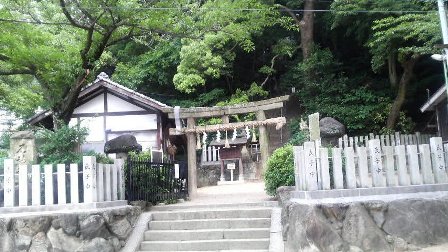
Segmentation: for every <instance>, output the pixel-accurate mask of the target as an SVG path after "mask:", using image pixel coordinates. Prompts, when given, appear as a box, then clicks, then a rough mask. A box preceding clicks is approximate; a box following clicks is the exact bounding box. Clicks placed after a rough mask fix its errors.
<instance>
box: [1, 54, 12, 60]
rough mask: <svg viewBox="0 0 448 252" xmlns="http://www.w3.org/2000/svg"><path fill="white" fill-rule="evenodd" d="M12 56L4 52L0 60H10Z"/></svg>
mask: <svg viewBox="0 0 448 252" xmlns="http://www.w3.org/2000/svg"><path fill="white" fill-rule="evenodd" d="M10 59H11V58H10V57H9V56H6V55H4V54H0V60H1V61H8V60H10Z"/></svg>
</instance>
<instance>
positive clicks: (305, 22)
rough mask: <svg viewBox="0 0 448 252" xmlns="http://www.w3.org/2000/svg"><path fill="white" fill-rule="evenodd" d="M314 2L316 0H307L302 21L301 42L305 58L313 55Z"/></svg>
mask: <svg viewBox="0 0 448 252" xmlns="http://www.w3.org/2000/svg"><path fill="white" fill-rule="evenodd" d="M314 3H315V0H306V1H305V6H304V8H303V9H304V12H303V18H302V20H301V21H300V43H301V44H302V55H303V59H308V58H309V57H310V55H311V51H312V49H313V43H314V12H313V11H312V10H314Z"/></svg>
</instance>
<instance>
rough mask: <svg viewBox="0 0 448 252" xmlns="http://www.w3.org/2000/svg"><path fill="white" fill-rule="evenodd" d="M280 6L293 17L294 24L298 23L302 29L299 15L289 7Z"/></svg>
mask: <svg viewBox="0 0 448 252" xmlns="http://www.w3.org/2000/svg"><path fill="white" fill-rule="evenodd" d="M278 6H280V8H282V9H283V10H285V11H286V13H288V14H289V16H291V17H292V19H294V22H295V23H296V25H297V26H299V27H300V19H299V18H298V17H297V15H296V14H295V13H294V12H293V11H292V10H291V9H290V8H288V7H286V6H284V5H281V4H279V5H278Z"/></svg>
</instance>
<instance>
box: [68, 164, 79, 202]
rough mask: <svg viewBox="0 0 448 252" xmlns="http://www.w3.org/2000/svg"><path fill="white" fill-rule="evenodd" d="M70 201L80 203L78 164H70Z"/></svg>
mask: <svg viewBox="0 0 448 252" xmlns="http://www.w3.org/2000/svg"><path fill="white" fill-rule="evenodd" d="M70 203H72V204H78V203H79V183H78V165H77V164H70Z"/></svg>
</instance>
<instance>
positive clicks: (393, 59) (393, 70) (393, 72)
mask: <svg viewBox="0 0 448 252" xmlns="http://www.w3.org/2000/svg"><path fill="white" fill-rule="evenodd" d="M387 65H388V68H389V82H390V85H391V87H392V88H395V87H397V83H398V73H397V55H396V54H395V53H391V54H389V57H388V58H387Z"/></svg>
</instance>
